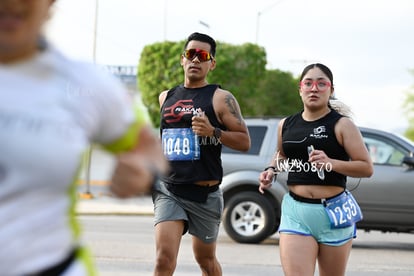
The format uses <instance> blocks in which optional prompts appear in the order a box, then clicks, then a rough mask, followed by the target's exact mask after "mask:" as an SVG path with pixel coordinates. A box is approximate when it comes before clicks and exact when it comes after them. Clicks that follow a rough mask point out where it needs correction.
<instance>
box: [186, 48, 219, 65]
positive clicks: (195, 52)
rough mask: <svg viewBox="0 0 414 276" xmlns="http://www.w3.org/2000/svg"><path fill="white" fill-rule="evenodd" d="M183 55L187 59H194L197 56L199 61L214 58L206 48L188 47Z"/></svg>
mask: <svg viewBox="0 0 414 276" xmlns="http://www.w3.org/2000/svg"><path fill="white" fill-rule="evenodd" d="M183 56H184V57H185V58H186V59H189V60H193V59H194V58H195V57H197V58H198V60H199V61H201V62H205V61H209V60H212V59H213V56H212V55H211V54H210V53H209V52H207V51H204V50H201V49H188V50H185V51H184V53H183Z"/></svg>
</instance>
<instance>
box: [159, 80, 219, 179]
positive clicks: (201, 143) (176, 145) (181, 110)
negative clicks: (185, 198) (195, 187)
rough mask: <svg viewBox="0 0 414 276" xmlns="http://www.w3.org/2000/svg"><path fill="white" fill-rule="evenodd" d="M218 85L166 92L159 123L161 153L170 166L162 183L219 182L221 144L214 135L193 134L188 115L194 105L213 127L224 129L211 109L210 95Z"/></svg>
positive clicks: (191, 113) (181, 86) (194, 108)
mask: <svg viewBox="0 0 414 276" xmlns="http://www.w3.org/2000/svg"><path fill="white" fill-rule="evenodd" d="M218 87H219V85H216V84H210V85H207V86H204V87H200V88H185V87H184V86H183V85H180V86H177V87H174V88H173V89H171V90H170V91H168V94H167V97H166V99H165V101H164V103H163V105H162V107H161V124H160V125H161V129H160V131H161V140H162V144H163V149H164V154H165V155H166V156H167V159H169V161H170V166H171V171H170V173H169V175H168V176H167V177H165V178H164V179H163V181H165V182H166V183H169V184H192V183H194V182H197V181H204V180H218V181H219V182H220V183H221V180H222V177H223V168H222V164H221V143H220V142H219V141H218V140H217V139H216V138H214V137H197V136H195V135H194V133H192V130H191V118H192V117H193V112H194V111H195V110H197V109H198V108H200V109H201V110H202V111H204V113H205V115H206V116H207V117H208V119H209V121H210V123H211V124H212V125H213V126H214V127H220V128H221V129H225V127H224V126H223V125H221V124H220V123H219V122H218V120H217V117H216V114H215V112H214V108H213V95H214V92H215V91H216V90H217V88H218ZM195 140H197V141H198V146H197V145H195V144H196V143H194V141H195ZM197 147H198V148H199V152H197Z"/></svg>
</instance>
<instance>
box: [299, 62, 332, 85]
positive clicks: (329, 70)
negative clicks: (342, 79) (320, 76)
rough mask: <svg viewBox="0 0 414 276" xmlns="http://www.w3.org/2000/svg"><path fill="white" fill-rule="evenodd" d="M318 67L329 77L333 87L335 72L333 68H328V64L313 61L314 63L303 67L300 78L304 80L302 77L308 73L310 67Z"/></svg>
mask: <svg viewBox="0 0 414 276" xmlns="http://www.w3.org/2000/svg"><path fill="white" fill-rule="evenodd" d="M316 67H317V68H319V69H321V71H322V72H323V73H324V74H325V75H326V76H327V77H328V79H329V81H330V82H331V84H332V87H333V74H332V71H331V69H329V68H328V66H326V65H323V64H322V63H313V64H309V65H308V66H306V67H305V69H303V71H302V74H301V75H300V79H299V80H300V81H302V79H303V77H304V76H305V75H306V73H308V71H309V70H310V69H313V68H316Z"/></svg>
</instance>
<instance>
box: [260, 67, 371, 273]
mask: <svg viewBox="0 0 414 276" xmlns="http://www.w3.org/2000/svg"><path fill="white" fill-rule="evenodd" d="M333 94H334V85H333V75H332V72H331V70H330V69H329V68H328V67H326V66H325V65H323V64H320V63H316V64H311V65H308V66H307V67H305V68H304V70H303V72H302V75H301V77H300V86H299V95H300V97H301V98H302V102H303V110H302V111H300V112H298V113H297V114H295V115H292V116H289V117H287V118H284V119H282V120H281V121H280V123H279V128H278V137H277V149H276V153H275V154H274V157H273V159H272V160H271V162H270V164H269V166H268V167H267V168H265V169H264V171H263V172H262V173H261V174H260V176H259V182H260V187H259V191H260V192H261V193H264V189H268V188H270V187H271V185H272V182H273V180H274V175H275V174H277V173H278V172H280V171H282V170H286V171H287V172H288V180H287V185H288V188H289V193H287V194H286V195H285V196H284V198H283V201H282V215H281V221H280V226H279V230H278V231H279V234H280V241H279V245H280V258H281V263H282V267H283V271H284V273H285V275H287V276H292V275H301V276H306V275H309V276H311V275H312V276H313V275H314V273H315V266H316V262H317V263H318V270H319V275H321V276H331V275H335V276H340V275H345V270H346V264H347V262H348V257H349V254H350V251H351V247H352V239H353V238H355V237H356V222H357V221H359V220H360V219H362V214H361V211H360V209H359V207H358V203H357V202H356V201H355V199H354V198H353V197H352V195H351V194H350V192H349V191H348V190H347V189H346V176H351V177H370V176H371V175H372V173H373V165H372V162H371V159H370V156H369V154H368V151H367V148H366V147H365V144H364V142H363V139H362V135H361V133H360V131H359V129H358V127H357V126H356V125H355V124H354V123H353V121H352V120H351V119H350V118H349V114H348V113H349V112H348V110H347V109H346V108H345V107H346V106H345V105H343V104H338V101H332V99H333ZM332 214H333V216H331V215H332Z"/></svg>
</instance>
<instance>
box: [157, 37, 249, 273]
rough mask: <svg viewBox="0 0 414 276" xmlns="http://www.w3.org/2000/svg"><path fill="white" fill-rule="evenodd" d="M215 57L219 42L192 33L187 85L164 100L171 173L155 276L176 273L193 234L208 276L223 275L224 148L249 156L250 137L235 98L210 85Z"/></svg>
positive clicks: (160, 215) (160, 216)
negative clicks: (183, 245) (185, 240)
mask: <svg viewBox="0 0 414 276" xmlns="http://www.w3.org/2000/svg"><path fill="white" fill-rule="evenodd" d="M215 54H216V42H215V41H214V39H213V38H211V37H210V36H208V35H205V34H201V33H193V34H191V35H190V36H189V37H188V39H187V41H186V43H185V45H184V51H183V53H182V55H181V65H182V67H183V70H184V83H183V84H180V85H178V86H176V87H174V88H172V89H170V90H168V91H164V92H162V93H161V94H160V96H159V102H160V106H161V140H162V144H163V149H164V154H165V155H166V157H167V159H168V160H169V163H170V167H171V171H170V172H169V174H168V175H166V176H165V177H163V178H162V181H161V182H160V185H159V186H156V188H155V189H154V192H153V201H154V210H155V241H156V264H155V271H154V275H172V274H173V273H174V271H175V267H176V262H177V255H178V251H179V246H180V242H181V237H182V235H184V234H185V233H186V232H187V231H188V232H189V233H190V234H191V235H192V236H193V237H192V242H193V253H194V256H195V259H196V261H197V263H198V264H199V266H200V269H201V271H202V275H222V271H221V266H220V264H219V262H218V261H217V258H216V240H217V236H218V231H219V225H220V220H221V215H222V212H223V195H222V192H221V190H220V189H219V185H220V183H221V181H222V177H223V168H222V165H221V147H222V144H223V145H226V146H228V147H230V148H233V149H235V150H239V151H247V150H249V148H250V136H249V133H248V130H247V127H246V124H245V122H244V119H243V117H242V114H241V112H240V108H239V104H238V102H237V100H236V99H235V97H234V96H233V95H232V93H230V92H229V91H226V90H223V89H222V88H221V87H220V86H219V85H217V84H209V83H208V82H207V75H208V73H209V72H210V71H212V70H214V68H215V67H216V60H215Z"/></svg>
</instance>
